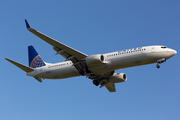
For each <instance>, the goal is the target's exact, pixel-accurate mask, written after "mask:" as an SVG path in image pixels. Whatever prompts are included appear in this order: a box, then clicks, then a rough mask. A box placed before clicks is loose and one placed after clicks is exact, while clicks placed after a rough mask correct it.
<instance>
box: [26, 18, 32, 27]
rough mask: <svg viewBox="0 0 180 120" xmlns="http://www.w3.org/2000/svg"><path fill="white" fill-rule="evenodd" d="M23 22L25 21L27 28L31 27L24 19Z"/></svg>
mask: <svg viewBox="0 0 180 120" xmlns="http://www.w3.org/2000/svg"><path fill="white" fill-rule="evenodd" d="M25 23H26V27H27V29H29V28H31V26H30V25H29V23H28V21H27V20H26V19H25Z"/></svg>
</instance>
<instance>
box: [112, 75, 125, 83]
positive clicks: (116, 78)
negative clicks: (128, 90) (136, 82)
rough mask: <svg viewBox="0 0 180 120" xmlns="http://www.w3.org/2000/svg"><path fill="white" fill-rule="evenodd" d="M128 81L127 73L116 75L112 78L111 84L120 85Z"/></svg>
mask: <svg viewBox="0 0 180 120" xmlns="http://www.w3.org/2000/svg"><path fill="white" fill-rule="evenodd" d="M126 80H127V76H126V74H125V73H114V74H113V75H112V76H111V77H110V78H109V81H110V82H111V83H119V82H125V81H126Z"/></svg>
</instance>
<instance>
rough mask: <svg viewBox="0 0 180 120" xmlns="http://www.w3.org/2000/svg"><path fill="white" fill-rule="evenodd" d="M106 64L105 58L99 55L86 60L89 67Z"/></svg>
mask: <svg viewBox="0 0 180 120" xmlns="http://www.w3.org/2000/svg"><path fill="white" fill-rule="evenodd" d="M103 62H104V56H103V55H100V54H97V55H91V56H88V57H87V58H86V64H87V65H88V66H90V65H97V64H101V63H103Z"/></svg>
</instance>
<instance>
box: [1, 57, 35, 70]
mask: <svg viewBox="0 0 180 120" xmlns="http://www.w3.org/2000/svg"><path fill="white" fill-rule="evenodd" d="M5 59H6V60H7V61H9V62H11V63H12V64H14V65H15V66H17V67H19V68H20V69H21V70H23V71H25V72H32V71H34V69H33V68H30V67H28V66H25V65H23V64H21V63H18V62H15V61H13V60H10V59H8V58H5Z"/></svg>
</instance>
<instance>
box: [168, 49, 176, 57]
mask: <svg viewBox="0 0 180 120" xmlns="http://www.w3.org/2000/svg"><path fill="white" fill-rule="evenodd" d="M169 52H170V53H171V55H172V56H174V55H176V54H177V51H176V50H173V49H170V50H169Z"/></svg>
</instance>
